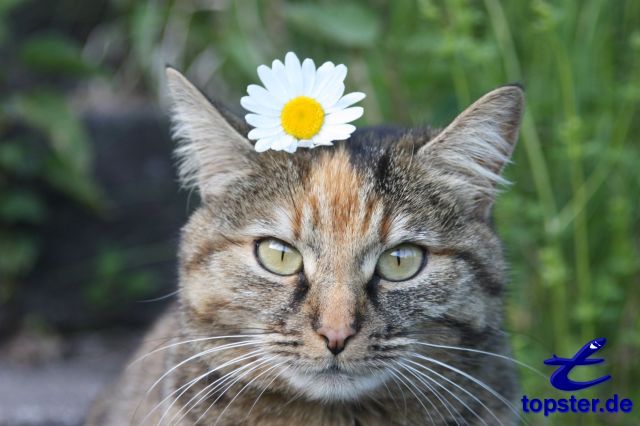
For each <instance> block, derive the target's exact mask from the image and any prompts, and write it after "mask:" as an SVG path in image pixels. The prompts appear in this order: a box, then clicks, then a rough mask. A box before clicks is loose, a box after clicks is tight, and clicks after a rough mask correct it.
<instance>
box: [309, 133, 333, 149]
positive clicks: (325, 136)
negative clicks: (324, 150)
mask: <svg viewBox="0 0 640 426" xmlns="http://www.w3.org/2000/svg"><path fill="white" fill-rule="evenodd" d="M312 140H313V143H314V144H315V145H327V146H331V145H333V143H331V142H332V141H333V140H334V139H332V138H331V135H330V134H329V133H327V132H324V133H323V132H320V133H318V134H317V135H315V136H314V137H313V139H312Z"/></svg>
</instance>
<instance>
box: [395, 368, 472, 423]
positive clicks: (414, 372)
mask: <svg viewBox="0 0 640 426" xmlns="http://www.w3.org/2000/svg"><path fill="white" fill-rule="evenodd" d="M400 365H401V366H402V367H403V368H405V369H406V370H407V371H409V373H411V374H412V375H413V377H415V378H416V379H418V381H419V382H420V383H422V384H423V385H425V386H426V387H427V389H429V390H430V391H431V392H432V393H433V394H434V395H435V396H436V398H438V401H440V403H441V404H442V406H443V407H444V408H445V409H446V410H447V411H448V412H449V415H450V416H451V418H453V420H455V422H456V424H457V425H460V422H459V421H458V418H459V417H460V412H459V411H458V410H456V408H455V407H453V409H454V410H455V411H456V413H457V416H456V415H454V414H453V412H452V411H451V409H450V408H449V407H450V406H452V404H451V402H449V401H448V400H446V399H444V397H443V396H442V395H441V394H440V392H438V391H437V390H436V389H435V388H434V387H433V386H431V385H430V384H429V383H427V382H425V381H424V379H423V378H422V377H421V376H425V377H426V374H424V373H422V372H420V371H418V370H416V369H415V368H413V367H411V366H410V365H407V364H405V363H403V362H400Z"/></svg>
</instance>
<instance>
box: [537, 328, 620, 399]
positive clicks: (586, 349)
mask: <svg viewBox="0 0 640 426" xmlns="http://www.w3.org/2000/svg"><path fill="white" fill-rule="evenodd" d="M606 344H607V339H605V338H604V337H600V338H598V339H594V340H592V341H590V342H587V343H586V344H585V345H584V346H583V347H582V348H581V349H580V350H579V351H578V352H576V354H575V355H574V356H573V358H559V357H557V356H556V355H555V354H554V355H553V358H549V359H547V360H545V361H544V363H545V364H546V365H559V366H560V367H559V368H558V369H557V370H556V371H555V372H554V373H553V374H552V375H551V378H550V379H549V381H550V382H551V385H553V387H554V388H556V389H560V390H563V391H575V390H580V389H585V388H589V387H591V386H595V385H598V384H600V383H602V382H606V381H607V380H609V379H610V378H611V375H606V376H602V377H600V378H599V379H595V380H591V381H589V382H574V381H573V380H571V379H570V378H569V373H570V372H571V370H572V369H573V367H577V366H580V365H593V364H599V363H601V362H602V361H604V359H603V358H596V359H588V358H589V357H590V356H591V355H593V354H594V353H596V352H598V351H599V350H600V349H602V348H603V347H604V345H606Z"/></svg>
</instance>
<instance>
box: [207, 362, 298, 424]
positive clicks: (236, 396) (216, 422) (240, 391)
mask: <svg viewBox="0 0 640 426" xmlns="http://www.w3.org/2000/svg"><path fill="white" fill-rule="evenodd" d="M274 358H275V357H271V358H269V359H268V360H267V363H268V361H270V360H272V359H274ZM285 362H286V361H282V362H280V363H278V364H275V365H272V366H271V367H269V368H268V369H266V370H265V371H263V372H262V373H260V374H258V375H257V376H256V377H254V378H253V379H251V380H250V381H249V382H248V383H247V384H246V385H244V386H243V387H242V389H240V390H239V391H238V393H237V394H235V396H234V397H233V398H231V401H229V403H228V404H227V406H226V407H224V410H222V412H221V413H220V414H219V415H218V418H217V419H216V421H215V423H214V424H213V426H216V425H217V424H218V422H219V421H220V419H221V418H222V416H223V415H224V413H225V412H226V411H227V409H228V408H229V407H230V406H231V404H233V401H235V400H236V398H238V397H239V396H240V394H241V393H242V391H244V390H245V389H246V388H247V387H249V385H251V383H253V382H254V381H255V380H257V379H258V378H259V377H261V376H262V375H264V374H266V373H268V372H269V371H271V370H273V369H274V368H277V367H279V366H281V365H282V364H284V363H285Z"/></svg>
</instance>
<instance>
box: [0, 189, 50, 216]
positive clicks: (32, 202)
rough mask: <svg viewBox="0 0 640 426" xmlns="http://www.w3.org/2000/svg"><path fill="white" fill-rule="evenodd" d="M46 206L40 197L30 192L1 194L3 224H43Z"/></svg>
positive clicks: (0, 210)
mask: <svg viewBox="0 0 640 426" xmlns="http://www.w3.org/2000/svg"><path fill="white" fill-rule="evenodd" d="M44 218H45V206H44V203H43V202H42V200H41V199H40V197H38V195H37V194H36V193H34V192H33V191H29V190H24V189H22V190H16V189H14V190H11V191H8V192H6V193H0V219H1V220H2V223H33V224H38V223H42V221H43V220H44Z"/></svg>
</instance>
